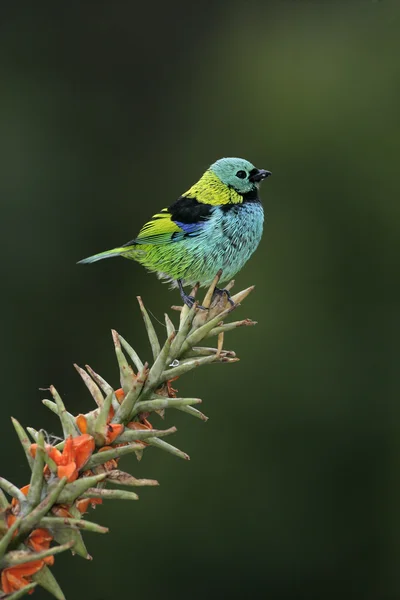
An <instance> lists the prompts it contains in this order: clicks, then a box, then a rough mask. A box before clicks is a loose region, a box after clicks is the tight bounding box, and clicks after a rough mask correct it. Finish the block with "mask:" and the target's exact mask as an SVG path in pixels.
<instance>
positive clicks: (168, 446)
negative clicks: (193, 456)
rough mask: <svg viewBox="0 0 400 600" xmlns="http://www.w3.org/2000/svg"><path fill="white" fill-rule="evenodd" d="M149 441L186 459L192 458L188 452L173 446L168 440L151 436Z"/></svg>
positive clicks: (156, 446) (152, 444)
mask: <svg viewBox="0 0 400 600" xmlns="http://www.w3.org/2000/svg"><path fill="white" fill-rule="evenodd" d="M147 443H148V444H150V445H151V446H154V447H155V448H159V449H160V450H165V451H166V452H169V453H170V454H173V455H174V456H178V457H179V458H183V459H184V460H190V456H189V455H188V454H186V452H182V450H179V448H175V446H171V444H167V442H164V441H163V440H159V439H158V438H149V439H148V440H147Z"/></svg>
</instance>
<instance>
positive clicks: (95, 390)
mask: <svg viewBox="0 0 400 600" xmlns="http://www.w3.org/2000/svg"><path fill="white" fill-rule="evenodd" d="M74 367H75V369H76V370H77V371H78V373H79V375H80V376H81V377H82V379H83V382H84V384H85V385H86V387H87V389H88V390H89V392H90V393H91V395H92V398H93V400H94V401H95V402H96V404H97V406H99V407H101V406H102V405H103V402H104V398H103V394H102V393H101V391H100V388H99V387H98V385H97V384H96V383H95V382H94V381H93V379H92V378H91V377H90V376H89V375H88V374H87V373H86V371H84V370H83V369H81V367H79V366H78V365H77V364H74Z"/></svg>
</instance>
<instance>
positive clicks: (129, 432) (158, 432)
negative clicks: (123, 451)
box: [116, 427, 176, 444]
mask: <svg viewBox="0 0 400 600" xmlns="http://www.w3.org/2000/svg"><path fill="white" fill-rule="evenodd" d="M175 432H176V427H170V428H169V429H164V430H162V429H125V431H124V432H123V433H122V434H121V435H120V436H119V437H117V440H116V441H117V442H118V444H121V443H124V442H128V443H131V442H136V441H138V442H140V441H142V440H147V438H149V437H154V436H157V437H165V436H167V435H171V434H172V433H175Z"/></svg>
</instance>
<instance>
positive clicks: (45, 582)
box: [32, 565, 65, 600]
mask: <svg viewBox="0 0 400 600" xmlns="http://www.w3.org/2000/svg"><path fill="white" fill-rule="evenodd" d="M32 579H33V580H34V581H36V582H37V583H38V584H39V585H41V586H42V587H43V588H44V589H45V590H47V591H48V592H50V594H53V596H55V598H57V600H65V596H64V594H63V592H62V589H61V588H60V586H59V585H58V583H57V580H56V578H55V577H54V575H53V573H52V572H51V571H50V569H49V568H48V567H47V565H44V567H43V568H42V569H41V570H40V571H39V572H38V573H35V574H34V575H32Z"/></svg>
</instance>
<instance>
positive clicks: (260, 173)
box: [249, 169, 272, 183]
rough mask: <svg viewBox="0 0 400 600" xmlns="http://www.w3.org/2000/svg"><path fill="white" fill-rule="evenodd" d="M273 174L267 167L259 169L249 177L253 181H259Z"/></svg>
mask: <svg viewBox="0 0 400 600" xmlns="http://www.w3.org/2000/svg"><path fill="white" fill-rule="evenodd" d="M270 175H272V173H271V171H266V170H265V169H257V170H256V171H255V172H254V173H253V174H252V175H250V177H249V181H251V182H252V183H258V182H259V181H262V180H263V179H265V178H266V177H269V176H270Z"/></svg>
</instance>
